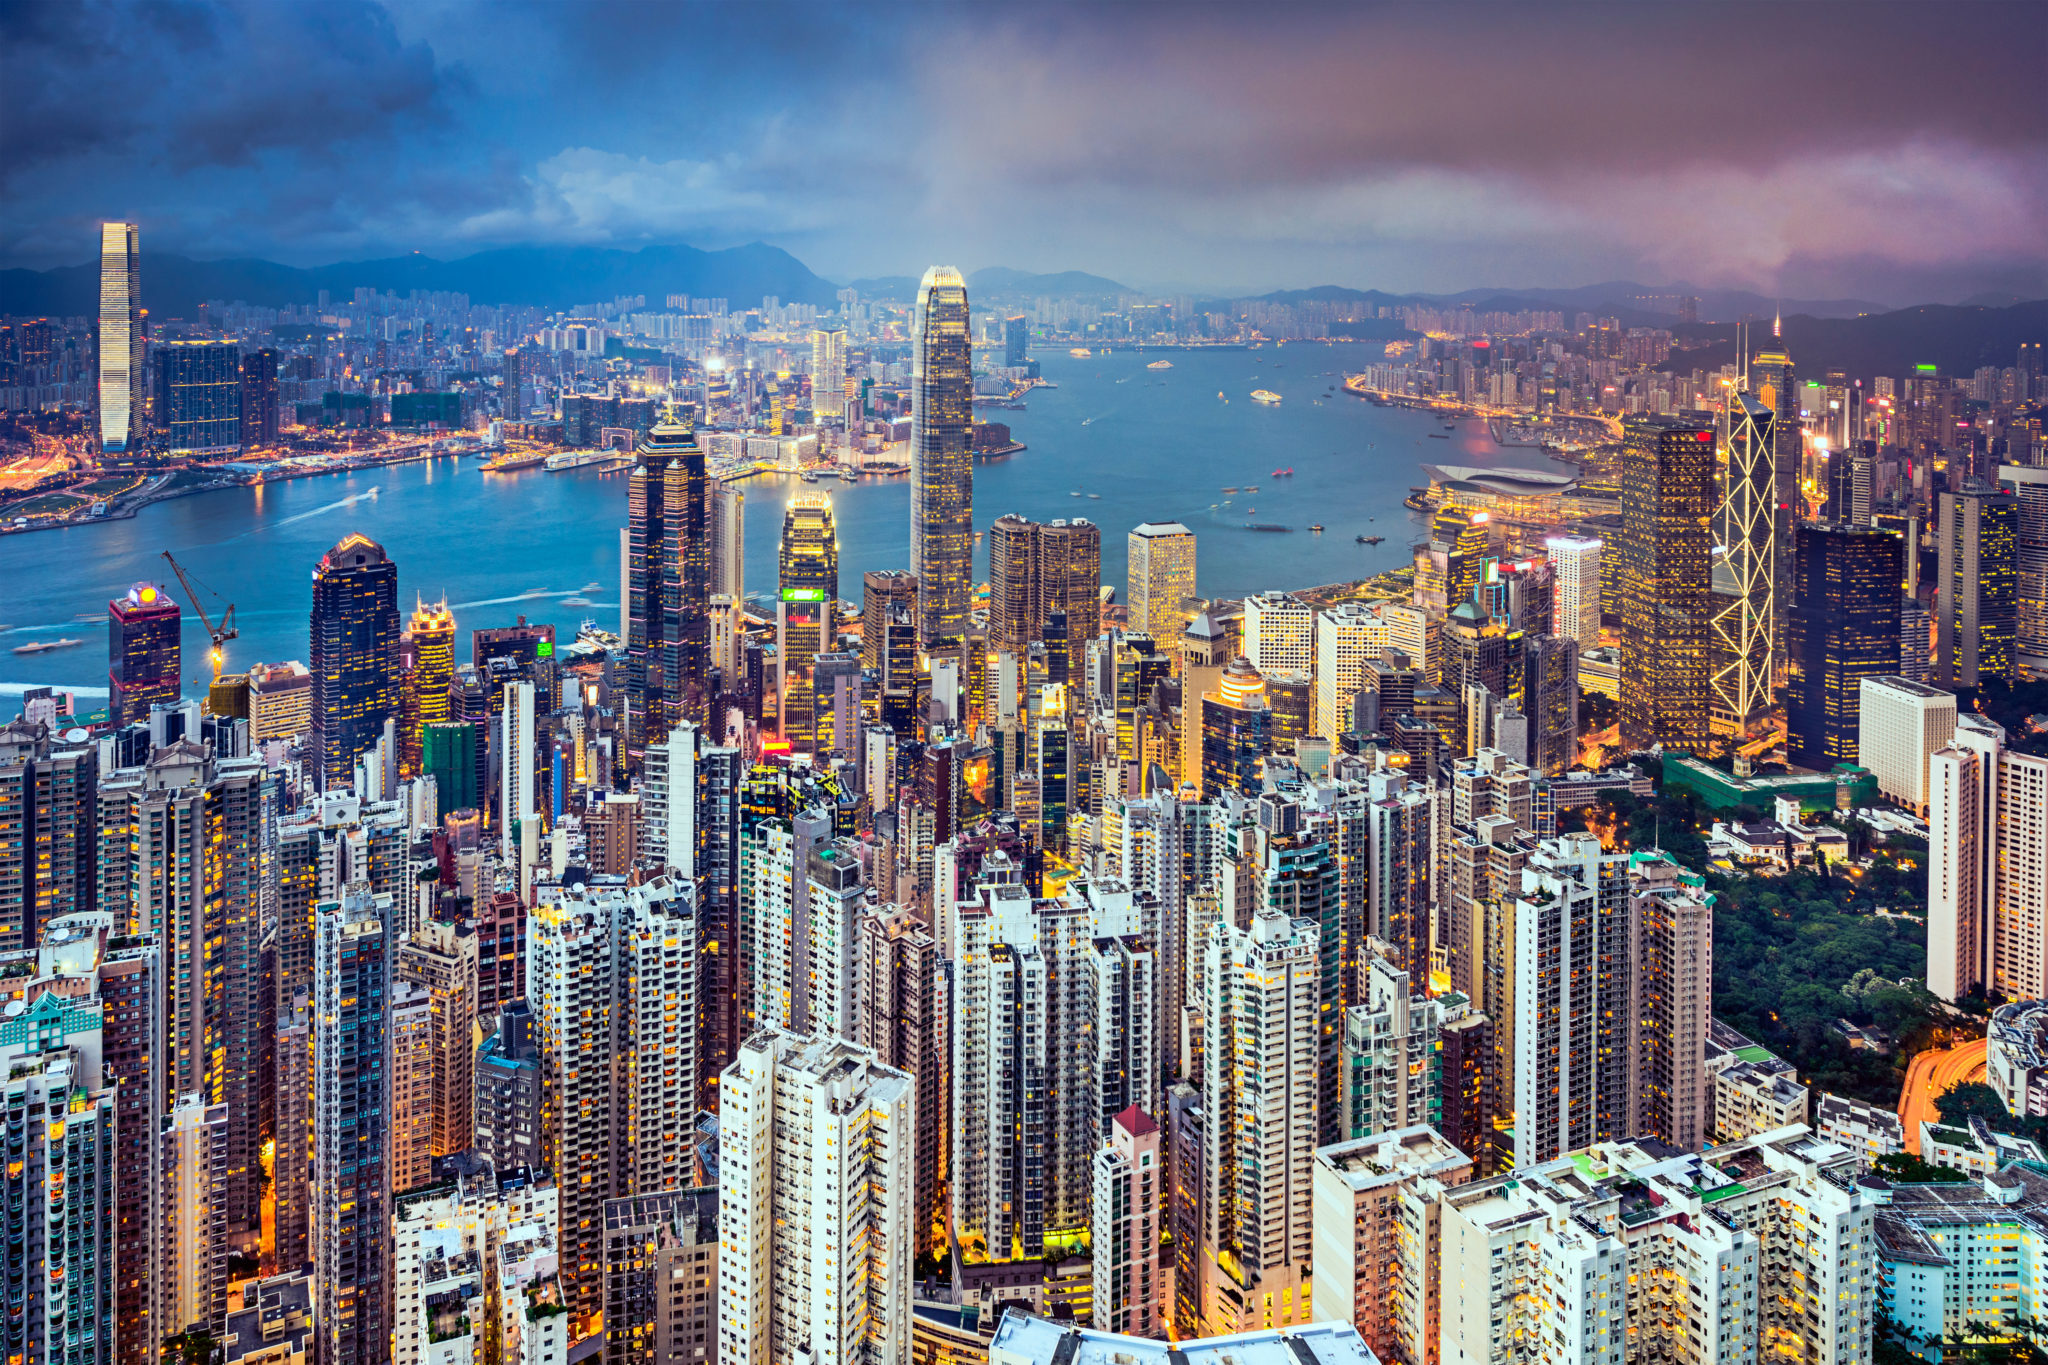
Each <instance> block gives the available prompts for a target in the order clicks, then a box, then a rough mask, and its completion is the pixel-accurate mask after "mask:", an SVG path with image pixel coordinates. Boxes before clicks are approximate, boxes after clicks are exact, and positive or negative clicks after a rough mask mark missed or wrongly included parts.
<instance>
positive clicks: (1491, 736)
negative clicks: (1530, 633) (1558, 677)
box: [1441, 601, 1528, 755]
mask: <svg viewBox="0 0 2048 1365" xmlns="http://www.w3.org/2000/svg"><path fill="white" fill-rule="evenodd" d="M1442 639H1443V665H1442V670H1441V677H1442V681H1443V689H1444V691H1446V692H1448V693H1450V694H1451V697H1452V700H1453V704H1454V705H1455V707H1456V708H1457V709H1456V720H1455V722H1454V723H1455V726H1456V728H1455V730H1454V732H1453V733H1454V735H1455V740H1454V746H1453V747H1454V749H1455V752H1457V753H1459V754H1461V755H1471V754H1474V753H1477V752H1478V751H1479V750H1481V749H1489V748H1496V747H1499V746H1498V745H1497V744H1496V742H1495V741H1496V734H1495V730H1496V728H1497V726H1496V722H1497V719H1498V715H1499V712H1500V710H1501V709H1502V708H1504V707H1505V706H1506V705H1507V704H1508V703H1509V702H1514V703H1516V704H1517V705H1519V704H1520V703H1521V702H1522V701H1523V700H1524V697H1523V695H1522V688H1523V686H1524V685H1525V683H1526V681H1527V670H1528V664H1527V659H1526V654H1527V645H1528V637H1527V636H1525V635H1523V634H1522V633H1521V632H1519V631H1517V630H1514V629H1512V628H1511V623H1510V621H1509V620H1508V618H1507V617H1506V616H1504V615H1499V614H1494V613H1491V612H1489V611H1488V610H1487V609H1486V608H1485V607H1482V606H1481V605H1480V604H1479V603H1478V602H1476V601H1465V602H1460V603H1459V604H1458V605H1456V606H1455V607H1452V608H1451V611H1450V615H1448V616H1447V617H1445V618H1444V623H1443V636H1442Z"/></svg>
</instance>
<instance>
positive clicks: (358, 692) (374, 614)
mask: <svg viewBox="0 0 2048 1365" xmlns="http://www.w3.org/2000/svg"><path fill="white" fill-rule="evenodd" d="M311 651H312V663H313V725H312V737H313V767H314V771H315V772H317V773H318V774H319V779H320V786H321V789H322V790H323V791H331V790H334V789H336V788H339V787H346V786H348V785H349V784H350V782H351V781H352V780H353V778H354V768H355V761H356V759H358V758H359V757H361V756H362V755H363V754H365V753H368V752H369V751H370V749H371V748H373V747H374V746H375V745H376V743H377V741H378V740H379V739H381V738H382V737H383V734H384V722H385V721H387V720H393V719H396V718H397V715H398V566H397V565H396V564H394V563H392V561H391V557H390V556H389V555H387V554H385V553H384V547H383V546H382V545H379V544H378V543H377V542H376V541H374V540H371V539H370V538H369V537H368V536H366V535H362V534H359V533H358V534H351V535H348V536H345V537H343V538H342V540H341V542H340V543H339V544H337V545H336V546H335V547H334V548H333V549H331V550H329V551H328V552H327V553H326V555H325V556H324V557H322V559H321V560H320V564H319V566H318V567H317V568H315V569H314V570H313V620H312V645H311Z"/></svg>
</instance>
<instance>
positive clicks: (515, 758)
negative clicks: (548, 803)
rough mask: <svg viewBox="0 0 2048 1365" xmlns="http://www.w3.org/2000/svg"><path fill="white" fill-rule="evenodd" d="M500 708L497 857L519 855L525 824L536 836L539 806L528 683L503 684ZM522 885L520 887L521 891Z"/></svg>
mask: <svg viewBox="0 0 2048 1365" xmlns="http://www.w3.org/2000/svg"><path fill="white" fill-rule="evenodd" d="M503 707H504V709H502V710H501V711H500V712H499V713H498V724H497V727H496V728H497V732H498V743H497V746H496V747H497V750H498V856H499V857H500V858H503V859H506V860H507V861H514V860H517V859H518V858H519V857H520V856H521V850H522V848H523V847H524V840H525V838H526V827H527V826H529V825H532V826H534V834H535V837H536V838H538V836H539V824H540V808H539V806H538V805H537V804H536V802H537V800H538V786H537V781H536V774H535V772H534V764H535V763H536V761H537V759H538V756H537V755H536V754H535V752H534V729H533V726H534V716H533V712H534V698H533V684H532V683H530V682H508V683H506V684H505V695H504V704H503ZM524 889H525V888H524V886H523V885H522V887H521V890H524Z"/></svg>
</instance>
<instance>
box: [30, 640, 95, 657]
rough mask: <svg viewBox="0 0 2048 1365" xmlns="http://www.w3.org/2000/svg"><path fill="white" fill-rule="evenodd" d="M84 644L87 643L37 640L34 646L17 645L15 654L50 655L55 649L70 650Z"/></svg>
mask: <svg viewBox="0 0 2048 1365" xmlns="http://www.w3.org/2000/svg"><path fill="white" fill-rule="evenodd" d="M84 643H85V641H83V640H37V641H35V642H34V643H32V644H26V645H16V646H15V647H14V652H15V653H16V654H48V653H49V652H50V651H51V650H53V649H69V648H71V647H72V646H73V645H81V644H84Z"/></svg>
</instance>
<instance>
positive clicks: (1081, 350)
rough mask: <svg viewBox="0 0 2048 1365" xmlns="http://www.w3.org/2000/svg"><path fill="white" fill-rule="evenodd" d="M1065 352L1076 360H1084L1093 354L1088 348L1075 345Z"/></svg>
mask: <svg viewBox="0 0 2048 1365" xmlns="http://www.w3.org/2000/svg"><path fill="white" fill-rule="evenodd" d="M1067 354H1068V355H1070V356H1072V357H1074V359H1076V360H1086V359H1087V358H1088V357H1089V356H1092V355H1094V354H1095V352H1093V351H1091V350H1089V349H1088V348H1087V347H1086V346H1076V347H1074V348H1073V349H1072V350H1070V351H1068V352H1067Z"/></svg>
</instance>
